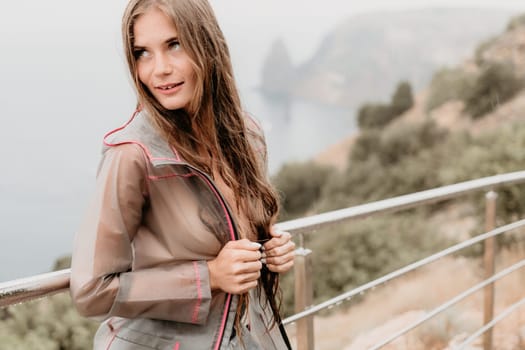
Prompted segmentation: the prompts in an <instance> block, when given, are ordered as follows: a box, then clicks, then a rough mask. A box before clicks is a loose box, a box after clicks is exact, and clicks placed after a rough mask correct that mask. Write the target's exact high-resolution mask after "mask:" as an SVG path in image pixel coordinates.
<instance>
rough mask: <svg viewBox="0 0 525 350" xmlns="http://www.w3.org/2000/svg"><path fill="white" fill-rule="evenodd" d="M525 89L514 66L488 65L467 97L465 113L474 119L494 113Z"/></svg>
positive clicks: (465, 99)
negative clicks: (497, 108)
mask: <svg viewBox="0 0 525 350" xmlns="http://www.w3.org/2000/svg"><path fill="white" fill-rule="evenodd" d="M522 88H523V83H522V81H521V80H520V79H519V78H518V77H517V75H516V72H515V71H514V67H513V65H512V64H503V63H491V64H488V65H486V66H485V67H484V68H483V70H482V72H481V73H480V75H479V76H478V78H477V79H476V81H475V83H474V85H473V87H472V89H471V90H470V91H468V92H467V93H466V95H465V98H464V101H465V111H466V112H467V113H469V114H470V115H471V116H472V117H473V118H479V117H481V116H483V115H485V114H487V113H489V112H492V111H493V110H494V109H495V108H496V107H498V106H499V105H500V104H502V103H504V102H506V101H507V100H509V99H511V98H512V97H513V96H514V95H515V94H516V93H517V92H518V91H519V90H520V89H522Z"/></svg>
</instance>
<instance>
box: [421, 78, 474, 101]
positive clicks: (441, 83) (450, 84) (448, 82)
mask: <svg viewBox="0 0 525 350" xmlns="http://www.w3.org/2000/svg"><path fill="white" fill-rule="evenodd" d="M473 84H474V76H473V75H472V74H468V73H467V72H465V71H464V70H463V69H461V68H443V69H441V70H439V71H438V72H437V73H436V74H434V76H433V78H432V81H431V82H430V91H429V96H428V99H427V102H426V106H425V107H426V110H427V111H431V110H432V109H434V108H437V107H440V106H441V105H442V104H444V103H445V102H448V101H451V100H463V99H464V97H465V96H464V94H465V91H469V90H471V88H472V86H473Z"/></svg>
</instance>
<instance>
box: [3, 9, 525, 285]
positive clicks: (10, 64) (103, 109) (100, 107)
mask: <svg viewBox="0 0 525 350" xmlns="http://www.w3.org/2000/svg"><path fill="white" fill-rule="evenodd" d="M126 3H127V1H126V0H89V1H77V0H51V1H42V0H17V1H8V2H7V4H5V5H4V6H3V8H2V11H0V50H1V55H0V105H1V106H2V112H1V113H0V122H1V125H2V126H1V127H0V157H2V160H3V163H2V164H3V165H2V172H1V173H0V241H1V242H2V244H0V266H2V267H4V266H11V268H7V269H4V270H2V268H0V281H1V280H2V278H4V277H5V278H13V276H15V275H18V272H19V271H22V273H23V274H27V273H29V272H28V271H31V273H33V271H34V272H35V273H36V272H41V271H45V270H47V269H48V268H49V265H50V261H52V259H53V258H54V257H56V256H57V255H59V254H65V253H68V252H69V251H70V246H71V242H72V234H73V233H74V230H75V227H76V226H77V225H78V222H79V217H80V215H81V214H82V212H83V209H84V208H85V206H86V202H87V198H88V197H89V193H90V190H91V188H92V186H93V184H94V176H95V169H96V166H97V163H98V161H99V158H100V154H99V150H100V145H101V136H102V135H103V133H104V132H105V131H107V130H109V129H111V128H113V127H116V126H118V125H120V124H121V123H122V122H123V121H125V120H126V118H127V117H128V116H129V115H130V113H131V112H132V109H133V106H134V97H133V93H132V91H131V89H130V87H129V83H128V78H127V72H126V69H125V68H124V65H123V61H124V60H123V56H122V53H121V49H120V47H121V44H120V19H121V15H122V12H123V9H124V7H125V4H126ZM211 3H212V5H213V7H214V9H215V11H216V13H217V17H218V19H219V22H220V24H221V26H222V28H223V30H224V32H225V35H226V37H227V40H228V42H229V45H230V49H231V53H232V59H233V64H234V69H235V71H236V76H237V79H238V81H239V85H240V87H241V93H242V91H244V89H248V88H250V87H254V86H255V85H256V84H257V82H258V80H259V70H260V64H261V62H262V60H263V59H264V57H265V55H266V54H267V53H268V49H269V46H270V44H271V43H272V41H273V40H275V39H276V38H278V37H282V38H284V40H285V43H286V45H287V46H288V47H289V49H290V51H291V55H292V58H293V60H294V61H295V62H296V63H297V62H301V61H303V60H306V59H308V58H309V55H310V54H311V53H312V52H313V50H314V49H315V48H316V47H317V45H318V44H319V42H320V40H321V38H322V37H323V36H325V35H326V34H327V33H328V32H329V31H330V30H331V29H332V28H334V27H335V26H336V25H337V23H338V22H340V21H341V20H343V19H344V18H347V17H348V16H350V15H352V14H358V13H363V12H370V11H383V10H406V9H415V8H428V7H444V6H446V7H476V8H479V7H492V8H498V9H513V10H516V11H519V12H523V13H525V1H524V0H454V1H452V0H414V1H396V0H382V1H380V0H366V1H349V0H322V1H312V0H264V1H262V0H212V1H211ZM23 264H26V265H29V266H30V267H27V266H25V267H22V265H23ZM33 266H34V268H33Z"/></svg>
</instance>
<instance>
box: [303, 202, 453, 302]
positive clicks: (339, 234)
mask: <svg viewBox="0 0 525 350" xmlns="http://www.w3.org/2000/svg"><path fill="white" fill-rule="evenodd" d="M447 244H448V242H446V241H445V240H443V239H441V238H439V237H438V236H437V235H435V234H434V232H433V227H430V226H428V225H427V224H426V221H425V219H424V216H421V215H419V214H418V213H408V212H405V213H404V214H403V215H396V216H381V217H379V218H376V219H369V220H361V221H355V222H352V223H351V224H350V223H349V224H346V225H341V226H337V227H332V228H328V229H324V230H321V231H319V232H316V233H315V235H312V236H311V237H310V240H309V242H308V247H309V248H310V249H312V251H313V253H312V256H313V270H314V273H313V276H314V283H315V284H314V290H315V292H314V294H315V298H316V300H317V301H318V302H319V301H322V300H326V299H327V298H330V297H334V296H335V295H338V294H340V293H342V292H344V291H348V290H350V289H351V288H354V287H357V286H359V285H362V284H364V283H366V282H368V281H371V280H373V279H375V278H377V277H380V276H382V275H385V274H387V273H389V272H392V271H393V270H395V269H397V268H400V267H402V266H404V265H407V264H408V263H410V262H413V261H416V260H418V259H420V258H422V257H424V256H427V255H429V254H431V253H433V252H436V251H438V250H439V249H441V248H443V247H444V246H445V245H447ZM328 271H329V272H330V273H327V272H328Z"/></svg>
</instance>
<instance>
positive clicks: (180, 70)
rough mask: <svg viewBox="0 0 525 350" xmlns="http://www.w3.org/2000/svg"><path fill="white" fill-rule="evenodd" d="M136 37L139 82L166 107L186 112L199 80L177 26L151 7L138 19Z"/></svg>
mask: <svg viewBox="0 0 525 350" xmlns="http://www.w3.org/2000/svg"><path fill="white" fill-rule="evenodd" d="M133 35H134V37H135V39H134V47H133V52H134V56H135V58H136V60H137V73H138V77H139V80H140V81H141V82H142V83H143V84H144V85H145V86H146V87H147V89H148V90H149V91H150V92H151V94H152V95H153V96H154V97H155V98H156V99H157V101H158V102H159V103H160V104H161V105H162V106H163V107H164V108H166V109H168V110H174V109H185V110H186V111H187V109H188V107H189V105H190V102H191V100H192V98H193V93H194V91H195V86H196V80H197V79H196V75H195V71H194V69H193V66H192V62H191V59H190V57H189V56H188V54H187V53H186V52H185V51H184V49H183V48H182V47H181V46H180V44H179V39H178V34H177V30H176V28H175V25H174V24H173V23H172V21H171V20H170V18H169V17H167V16H166V15H165V14H164V13H163V12H162V11H161V10H159V9H158V8H156V7H152V8H150V9H149V10H148V11H147V12H145V13H144V14H142V15H140V16H139V17H138V18H137V20H136V21H135V26H134V27H133Z"/></svg>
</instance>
